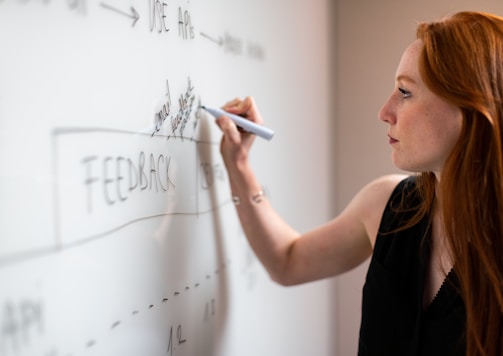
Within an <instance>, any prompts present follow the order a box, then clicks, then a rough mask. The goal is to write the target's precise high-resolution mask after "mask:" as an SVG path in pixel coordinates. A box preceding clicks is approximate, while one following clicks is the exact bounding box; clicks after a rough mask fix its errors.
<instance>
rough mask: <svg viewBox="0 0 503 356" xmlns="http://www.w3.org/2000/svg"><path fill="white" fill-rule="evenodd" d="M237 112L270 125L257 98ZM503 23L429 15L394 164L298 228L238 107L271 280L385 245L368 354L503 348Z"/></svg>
mask: <svg viewBox="0 0 503 356" xmlns="http://www.w3.org/2000/svg"><path fill="white" fill-rule="evenodd" d="M224 109H225V110H227V111H229V112H232V113H236V114H245V115H246V116H247V117H248V118H249V119H250V120H252V121H255V122H257V123H262V121H263V120H262V118H261V116H260V113H259V111H258V109H257V106H256V105H255V103H254V101H253V99H252V98H250V97H248V98H246V99H244V100H240V99H235V100H233V101H231V102H229V103H227V104H226V105H225V106H224ZM502 111H503V19H502V18H500V17H496V16H494V15H490V14H485V13H475V12H461V13H458V14H455V15H454V16H452V17H449V18H446V19H444V20H442V21H439V22H433V23H425V24H420V25H419V27H418V30H417V39H416V40H415V41H414V42H413V43H412V44H411V45H410V46H409V47H408V48H407V49H406V50H405V51H404V53H403V56H402V58H401V61H400V63H399V65H398V68H397V71H396V77H395V88H394V90H393V92H392V94H391V96H390V97H389V99H388V100H387V101H386V103H385V104H384V105H383V107H382V108H381V110H380V112H379V118H380V119H381V120H382V121H383V122H385V123H386V124H387V125H388V127H389V132H388V133H389V143H390V145H391V148H392V159H393V162H394V164H395V165H396V166H397V167H398V168H400V169H402V170H405V171H409V172H418V174H417V175H415V176H411V177H405V176H400V175H390V176H384V177H382V178H379V179H377V180H375V181H373V182H371V183H369V184H368V185H367V186H365V187H364V188H362V189H361V191H360V192H358V193H357V194H356V196H355V197H354V198H353V200H352V201H351V202H350V203H349V205H348V206H347V207H346V208H345V209H344V210H343V211H342V213H341V214H340V215H339V216H337V217H336V218H334V219H333V220H331V221H329V222H328V223H326V224H325V225H323V226H320V227H318V228H316V229H314V230H313V231H310V232H308V233H305V234H302V235H301V234H299V233H297V232H296V231H295V230H293V229H292V228H291V227H290V226H289V225H288V224H287V223H286V222H285V221H283V220H282V218H281V217H280V216H278V215H277V213H276V212H275V211H274V210H273V208H272V207H271V205H270V204H269V202H268V200H267V198H266V197H264V196H263V194H262V193H261V187H260V183H259V182H258V181H257V178H256V176H255V175H254V173H253V171H252V169H251V167H250V164H249V161H248V154H249V150H250V147H251V145H252V143H253V140H254V137H253V135H251V134H247V133H243V132H241V131H239V130H238V129H237V127H236V126H235V125H234V124H233V123H232V121H231V120H230V119H228V118H227V117H225V116H222V117H220V118H219V119H218V120H217V123H218V125H219V126H220V128H221V130H222V131H223V133H224V136H223V139H222V142H221V152H222V156H223V159H224V162H225V165H226V168H227V170H228V173H229V177H230V184H231V191H232V194H233V195H234V196H235V197H234V201H235V202H236V203H237V204H236V208H237V212H238V215H239V218H240V220H241V223H242V226H243V229H244V231H245V234H246V236H247V238H248V240H249V242H250V244H251V246H252V248H253V249H254V251H255V253H256V254H257V256H258V258H259V259H260V261H261V262H262V263H263V265H264V266H265V267H266V269H267V270H268V272H269V273H270V275H271V277H272V278H273V279H274V280H276V281H277V282H279V283H281V284H284V285H293V284H299V283H304V282H308V281H313V280H317V279H321V278H325V277H332V276H335V275H338V274H340V273H342V272H345V271H347V270H349V269H351V268H353V267H355V266H357V265H358V264H360V263H361V262H363V261H364V260H365V259H366V258H368V257H369V256H371V255H372V260H371V263H370V266H369V270H368V274H367V278H366V282H365V287H364V292H363V309H362V325H361V330H360V345H359V355H386V356H391V355H400V356H404V355H428V356H431V355H470V356H472V355H501V354H503V206H502V204H503V147H502V144H503V141H502V139H503V136H502V135H503V131H502V125H503V115H502V114H503V112H502Z"/></svg>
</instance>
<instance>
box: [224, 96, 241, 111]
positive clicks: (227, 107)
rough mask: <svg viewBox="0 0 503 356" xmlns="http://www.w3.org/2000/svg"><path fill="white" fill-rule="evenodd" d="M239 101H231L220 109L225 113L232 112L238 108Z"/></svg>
mask: <svg viewBox="0 0 503 356" xmlns="http://www.w3.org/2000/svg"><path fill="white" fill-rule="evenodd" d="M241 101H242V100H241V98H235V99H232V100H231V101H228V102H227V103H225V104H224V106H223V107H222V109H224V110H225V111H229V110H234V109H235V108H236V107H239V105H240V103H241Z"/></svg>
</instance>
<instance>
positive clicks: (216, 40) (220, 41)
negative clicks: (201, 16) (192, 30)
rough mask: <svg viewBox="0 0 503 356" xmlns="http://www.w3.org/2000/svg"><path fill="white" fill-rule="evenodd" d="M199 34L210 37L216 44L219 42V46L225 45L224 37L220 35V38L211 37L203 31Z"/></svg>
mask: <svg viewBox="0 0 503 356" xmlns="http://www.w3.org/2000/svg"><path fill="white" fill-rule="evenodd" d="M199 34H200V35H201V36H203V37H205V38H207V39H209V40H210V41H212V42H215V43H216V44H218V45H219V46H221V45H223V44H224V40H223V39H222V37H219V38H218V39H216V38H213V37H211V36H210V35H207V34H205V33H202V32H199Z"/></svg>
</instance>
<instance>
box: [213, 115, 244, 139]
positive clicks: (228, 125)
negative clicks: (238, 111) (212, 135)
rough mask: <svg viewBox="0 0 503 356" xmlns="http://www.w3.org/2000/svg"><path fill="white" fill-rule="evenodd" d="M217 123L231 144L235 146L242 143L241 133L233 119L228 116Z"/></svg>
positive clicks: (220, 118)
mask: <svg viewBox="0 0 503 356" xmlns="http://www.w3.org/2000/svg"><path fill="white" fill-rule="evenodd" d="M216 122H217V125H218V126H219V127H220V129H221V130H222V132H223V133H224V135H225V137H227V139H228V140H229V141H230V142H232V143H234V144H240V143H241V133H240V132H239V129H238V127H237V126H236V124H235V123H234V122H233V121H232V120H231V119H229V118H228V117H227V116H220V117H219V118H218V119H217V120H216Z"/></svg>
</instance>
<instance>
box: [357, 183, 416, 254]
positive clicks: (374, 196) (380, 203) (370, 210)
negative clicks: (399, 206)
mask: <svg viewBox="0 0 503 356" xmlns="http://www.w3.org/2000/svg"><path fill="white" fill-rule="evenodd" d="M413 179H414V177H409V176H407V175H403V174H390V175H385V176H382V177H379V178H376V179H374V180H373V181H371V182H370V183H368V184H367V185H365V186H364V187H363V188H362V189H361V190H360V191H359V192H358V194H357V196H356V200H357V201H358V204H357V205H358V206H359V207H360V208H359V210H360V213H361V214H362V219H363V223H364V225H365V229H366V230H367V235H368V237H369V239H370V242H371V244H372V246H374V244H375V240H376V236H377V231H378V229H379V225H380V223H381V218H382V216H383V213H384V210H385V208H386V205H387V204H388V201H389V200H390V198H391V196H392V194H393V192H394V191H395V189H396V188H397V186H399V185H401V184H406V183H407V182H409V181H413Z"/></svg>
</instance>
